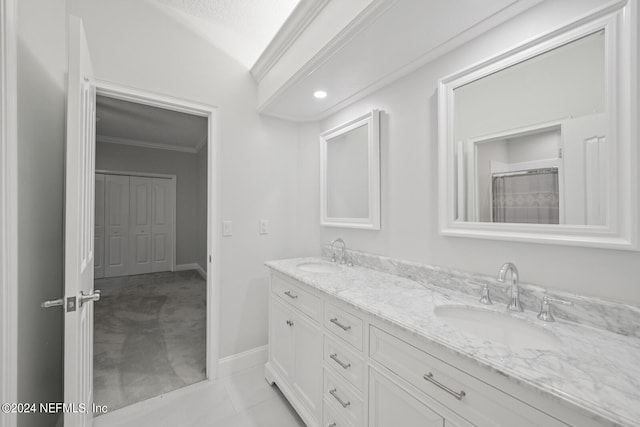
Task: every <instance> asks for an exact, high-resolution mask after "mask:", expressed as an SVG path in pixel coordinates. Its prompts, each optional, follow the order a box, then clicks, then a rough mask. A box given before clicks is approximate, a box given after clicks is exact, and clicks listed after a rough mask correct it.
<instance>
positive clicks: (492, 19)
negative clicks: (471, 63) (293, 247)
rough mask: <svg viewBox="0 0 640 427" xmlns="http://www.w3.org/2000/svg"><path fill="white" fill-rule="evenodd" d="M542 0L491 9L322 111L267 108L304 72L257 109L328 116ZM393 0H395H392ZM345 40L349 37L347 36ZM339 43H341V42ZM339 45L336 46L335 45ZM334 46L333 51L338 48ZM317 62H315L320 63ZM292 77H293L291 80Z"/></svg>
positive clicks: (299, 119) (318, 117) (320, 117)
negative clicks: (441, 41) (301, 111)
mask: <svg viewBox="0 0 640 427" xmlns="http://www.w3.org/2000/svg"><path fill="white" fill-rule="evenodd" d="M542 1H543V0H520V1H518V2H516V3H513V4H511V5H509V6H507V7H505V8H503V9H501V10H499V11H498V12H496V13H494V14H493V15H490V16H488V17H487V18H485V19H483V20H482V21H480V22H478V23H477V24H475V25H474V26H472V27H470V28H468V29H466V30H465V31H463V32H461V33H459V34H457V35H456V36H454V37H452V38H450V39H449V40H447V41H445V42H444V43H442V44H440V45H438V46H436V47H435V48H433V49H431V50H429V51H426V52H424V53H423V54H422V55H420V56H418V57H417V58H415V59H413V60H412V61H409V62H408V63H406V64H404V65H402V66H400V67H398V68H397V69H396V70H394V71H393V72H391V73H389V74H387V75H384V76H382V77H380V78H379V79H377V80H375V81H372V82H371V84H369V85H367V86H366V87H364V88H362V89H361V90H359V91H357V92H354V93H352V94H351V95H350V96H348V97H346V98H344V99H343V100H341V101H340V102H338V103H336V104H334V105H331V106H329V107H328V108H327V109H325V110H323V111H322V112H320V113H318V114H315V115H313V116H306V117H301V116H289V115H283V114H280V113H272V112H270V111H268V107H269V106H270V104H271V103H272V102H274V101H276V100H277V99H278V98H279V97H280V96H281V95H282V94H283V93H285V92H286V91H287V90H288V89H289V88H290V87H291V86H293V85H295V84H297V83H299V82H300V81H302V79H303V78H304V77H306V74H305V75H304V76H303V78H296V77H297V74H296V75H294V77H292V79H291V80H290V81H288V82H287V83H286V84H285V85H283V87H281V88H280V90H279V91H277V92H276V93H274V94H273V95H272V97H270V98H269V99H268V100H267V101H265V103H264V104H263V105H261V106H259V107H258V111H259V112H260V113H262V114H265V115H268V116H271V117H276V118H280V119H285V120H290V121H293V122H300V123H305V122H314V121H321V120H324V119H326V118H327V117H330V116H331V115H333V114H335V113H336V112H338V111H340V110H342V109H343V108H345V107H347V106H349V105H351V104H353V103H354V102H356V101H358V100H360V99H363V98H365V97H366V96H368V95H370V94H372V93H374V92H376V91H378V90H380V89H382V88H383V87H385V86H387V85H389V84H391V83H393V82H394V81H396V80H398V79H400V78H402V77H404V76H406V75H408V74H410V73H412V72H413V71H415V70H417V69H419V68H420V67H423V66H424V65H426V64H428V63H430V62H432V61H434V60H436V59H437V58H439V57H441V56H443V55H445V54H446V53H448V52H450V51H452V50H454V49H456V48H458V47H459V46H461V45H463V44H464V43H467V42H469V41H470V40H472V39H474V38H476V37H478V36H480V35H481V34H483V33H485V32H487V31H489V30H491V29H492V28H495V27H496V26H498V25H500V24H502V23H504V22H506V21H508V20H509V19H511V18H513V17H515V16H517V15H519V14H521V13H523V12H524V11H525V10H527V9H530V8H532V7H533V6H535V5H537V4H539V3H541V2H542ZM394 3H395V2H394ZM386 10H387V9H385V10H384V11H383V12H385V11H386ZM360 28H365V25H362V26H360ZM347 42H348V40H347ZM341 46H342V45H341ZM337 49H339V47H338V48H337ZM337 49H336V50H334V52H335V51H337ZM315 59H316V58H313V59H312V61H314V60H315ZM319 65H320V64H318V66H319ZM294 79H295V80H294Z"/></svg>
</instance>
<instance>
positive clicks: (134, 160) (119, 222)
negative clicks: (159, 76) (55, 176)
mask: <svg viewBox="0 0 640 427" xmlns="http://www.w3.org/2000/svg"><path fill="white" fill-rule="evenodd" d="M97 95H98V96H97V121H98V122H97V126H96V130H97V132H96V133H97V134H98V135H97V138H96V172H97V174H96V181H95V182H96V187H95V190H96V191H95V194H96V199H97V200H96V201H99V200H100V197H104V199H102V200H104V206H102V207H98V203H96V212H95V218H96V223H95V224H96V241H95V248H96V250H95V255H96V258H95V259H96V263H95V264H96V269H95V273H96V276H95V277H96V281H95V288H96V289H100V290H102V295H103V298H102V301H100V303H99V305H96V308H95V329H94V332H95V344H94V349H95V354H94V370H95V372H94V389H95V401H96V403H97V404H101V405H106V406H107V407H108V408H109V411H113V410H115V409H118V408H121V407H124V406H129V405H131V404H135V403H136V402H139V401H142V400H145V399H148V398H151V397H154V396H158V395H163V394H166V393H168V392H171V391H173V390H176V389H178V388H181V387H184V386H186V385H190V384H192V383H195V382H198V381H202V380H205V379H213V378H216V377H217V362H218V351H217V348H218V347H217V334H218V325H217V316H216V315H215V314H214V313H217V312H218V310H217V304H218V303H217V298H216V297H215V296H216V295H217V294H218V291H217V287H218V280H217V272H218V268H217V262H216V261H217V260H216V259H215V258H213V257H212V256H211V255H212V254H213V253H217V250H216V249H217V248H216V247H214V245H215V239H214V238H213V236H214V234H215V233H214V224H216V223H217V221H216V220H215V217H216V216H217V210H216V209H215V206H217V203H216V202H215V197H216V196H217V191H215V190H216V185H217V184H216V183H217V179H216V176H217V168H216V167H215V166H216V159H217V156H216V152H217V149H216V148H217V147H216V140H215V136H216V135H215V133H214V129H217V123H216V120H217V110H216V109H215V108H211V107H208V106H204V105H199V104H194V103H190V102H186V101H182V100H177V99H173V98H169V97H165V96H161V95H156V94H150V93H144V92H141V91H137V90H133V89H130V88H123V87H117V86H114V85H111V84H106V83H104V84H103V83H100V82H98V83H97ZM101 107H102V108H101ZM118 116H119V117H120V121H119V122H118V120H117V118H118ZM123 118H124V119H123ZM181 119H183V120H182V121H181ZM113 123H119V124H120V125H119V126H118V129H119V131H118V132H120V133H118V132H115V131H113V129H111V130H110V131H109V130H108V128H109V126H111V125H112V124H113ZM172 124H173V125H176V126H175V129H174V130H176V132H174V133H171V132H170V131H168V130H167V129H168V128H167V126H169V127H171V125H172ZM102 125H104V126H102ZM194 129H195V130H196V131H195V133H198V132H199V133H200V134H201V135H200V136H199V137H198V139H197V140H196V139H194V135H193V134H194ZM109 183H112V184H113V185H112V186H111V187H112V188H111V190H112V191H111V192H110V187H109ZM101 186H102V190H104V191H103V193H104V195H101ZM116 190H117V191H116ZM187 193H188V194H187ZM194 195H195V197H193V196H194ZM110 204H111V205H112V206H109V205H110ZM125 205H128V206H125ZM101 212H102V213H104V216H103V217H102V220H103V221H100V220H99V219H100V216H101ZM114 212H119V213H118V214H117V215H116V214H114ZM109 215H113V218H112V219H113V220H112V221H110V220H109ZM101 223H102V224H101ZM100 225H102V227H103V228H102V229H101V230H99V227H100ZM99 240H102V241H99ZM100 250H103V254H100ZM105 273H106V274H105ZM101 399H102V401H101ZM105 400H106V401H105Z"/></svg>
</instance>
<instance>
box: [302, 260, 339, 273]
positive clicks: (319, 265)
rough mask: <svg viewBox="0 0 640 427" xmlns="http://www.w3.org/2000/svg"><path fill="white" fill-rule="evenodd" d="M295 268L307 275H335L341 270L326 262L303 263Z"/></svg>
mask: <svg viewBox="0 0 640 427" xmlns="http://www.w3.org/2000/svg"><path fill="white" fill-rule="evenodd" d="M296 267H298V268H299V269H300V270H302V271H306V272H309V273H335V272H336V271H340V269H341V267H340V266H339V265H337V264H330V263H328V262H303V263H301V264H298V265H297V266H296Z"/></svg>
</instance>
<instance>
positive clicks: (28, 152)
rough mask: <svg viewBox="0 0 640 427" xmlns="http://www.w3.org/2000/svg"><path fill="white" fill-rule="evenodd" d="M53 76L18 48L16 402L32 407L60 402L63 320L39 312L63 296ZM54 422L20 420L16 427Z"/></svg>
mask: <svg viewBox="0 0 640 427" xmlns="http://www.w3.org/2000/svg"><path fill="white" fill-rule="evenodd" d="M60 52H61V53H63V52H64V49H60ZM59 62H60V63H61V64H64V58H62V59H61V60H60V61H59ZM55 70H56V68H55V67H48V66H47V65H46V64H43V63H42V62H41V61H40V60H39V59H38V58H37V57H36V55H35V54H34V53H33V52H32V51H31V50H30V48H29V46H27V44H26V42H25V41H24V40H22V39H19V40H18V91H17V92H18V191H19V193H18V236H19V242H20V243H19V248H18V259H19V262H18V337H19V338H18V402H33V403H36V404H39V403H40V402H61V401H62V399H63V379H62V367H63V317H62V316H63V312H62V310H61V309H60V308H59V307H58V308H51V309H42V308H40V303H41V302H42V301H43V300H46V299H54V298H59V297H60V296H61V295H62V293H63V267H62V266H63V261H64V251H63V222H64V216H63V212H64V205H63V203H64V135H65V84H64V79H65V74H64V70H62V69H59V71H60V73H59V75H55V74H54V71H55ZM57 419H58V415H57V414H44V413H34V414H22V415H19V420H18V423H19V425H20V426H21V427H30V426H33V427H36V426H38V427H41V426H53V425H55V424H56V421H57Z"/></svg>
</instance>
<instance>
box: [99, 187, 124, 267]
mask: <svg viewBox="0 0 640 427" xmlns="http://www.w3.org/2000/svg"><path fill="white" fill-rule="evenodd" d="M105 192H106V194H105V202H106V210H105V235H106V236H105V238H106V244H105V254H104V256H105V263H104V277H114V276H126V275H127V274H128V273H129V269H128V265H129V262H128V261H129V177H128V176H121V175H106V176H105Z"/></svg>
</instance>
